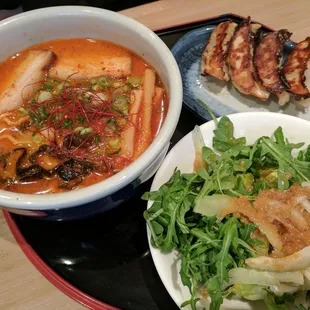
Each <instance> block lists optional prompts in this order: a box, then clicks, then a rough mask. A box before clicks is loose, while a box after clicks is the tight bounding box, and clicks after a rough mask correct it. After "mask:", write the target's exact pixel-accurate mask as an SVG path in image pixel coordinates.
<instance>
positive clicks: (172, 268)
mask: <svg viewBox="0 0 310 310" xmlns="http://www.w3.org/2000/svg"><path fill="white" fill-rule="evenodd" d="M228 117H229V118H230V120H231V121H232V122H233V124H234V136H235V137H236V138H239V137H246V140H247V145H249V144H253V143H254V142H255V141H256V140H257V139H258V138H260V137H262V136H269V137H270V136H272V134H273V133H274V131H275V130H276V129H277V128H278V127H279V126H282V128H283V133H284V137H285V138H287V139H288V141H289V142H290V143H298V142H305V146H304V148H305V147H306V146H307V145H308V144H310V135H309V131H310V122H309V121H307V120H303V119H299V118H297V117H294V116H289V115H284V114H277V113H271V112H246V113H236V114H232V115H228ZM215 128H216V126H215V123H214V122H213V121H210V122H208V123H205V124H203V125H201V126H200V129H201V132H202V135H203V138H204V142H205V145H206V146H208V147H210V148H213V147H212V139H213V136H214V134H213V130H214V129H215ZM301 149H302V148H301ZM293 154H294V153H293ZM194 158H195V149H194V145H193V138H192V133H189V134H187V135H186V136H185V137H184V138H183V139H182V140H180V141H179V142H178V143H177V144H176V145H175V146H174V147H173V148H172V149H171V151H170V152H169V153H168V155H167V156H166V158H165V159H164V161H163V163H162V165H161V167H160V168H159V170H158V171H157V173H156V175H155V178H154V180H153V183H152V187H151V191H155V190H158V189H159V188H160V187H161V185H163V184H164V183H166V182H167V181H168V180H169V179H170V178H171V176H172V175H173V172H174V169H175V168H176V167H177V168H178V169H179V170H181V172H182V173H191V172H193V163H194ZM151 205H152V202H151V201H149V202H148V208H150V207H151ZM147 232H148V240H149V241H150V238H151V233H150V230H149V229H147ZM149 245H150V249H151V254H152V257H153V261H154V263H155V266H156V269H157V271H158V274H159V276H160V278H161V280H162V282H163V284H164V285H165V287H166V289H167V291H168V293H169V294H170V296H171V297H172V298H173V300H174V301H175V303H176V304H177V305H178V306H180V305H181V304H182V303H183V302H184V301H186V300H189V299H190V293H189V290H188V288H187V287H184V286H183V284H182V282H181V278H180V275H179V271H180V260H179V259H178V255H177V252H176V251H174V252H171V253H168V254H163V253H161V252H160V251H159V250H158V249H155V248H153V247H152V245H151V243H149ZM204 307H206V309H208V302H207V301H206V300H204V301H199V302H198V304H197V309H198V310H202V309H203V308H204ZM182 309H184V310H189V309H191V308H190V306H187V307H184V308H182ZM221 309H234V310H243V309H244V310H250V309H251V310H261V309H265V306H264V303H261V302H251V303H250V302H247V301H241V300H237V299H235V300H228V299H226V300H224V303H223V305H222V307H221Z"/></svg>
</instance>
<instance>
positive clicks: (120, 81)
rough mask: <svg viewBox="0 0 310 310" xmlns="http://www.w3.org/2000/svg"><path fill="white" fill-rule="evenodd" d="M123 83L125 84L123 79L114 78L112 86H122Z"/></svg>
mask: <svg viewBox="0 0 310 310" xmlns="http://www.w3.org/2000/svg"><path fill="white" fill-rule="evenodd" d="M124 84H125V83H124V81H123V80H114V81H113V85H112V86H113V87H114V88H118V87H121V86H123V85H124Z"/></svg>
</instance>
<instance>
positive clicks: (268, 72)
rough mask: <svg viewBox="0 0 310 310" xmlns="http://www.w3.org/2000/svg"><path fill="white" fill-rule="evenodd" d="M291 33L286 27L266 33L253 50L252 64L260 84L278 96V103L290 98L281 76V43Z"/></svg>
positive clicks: (282, 43) (281, 103)
mask: <svg viewBox="0 0 310 310" xmlns="http://www.w3.org/2000/svg"><path fill="white" fill-rule="evenodd" d="M291 35H292V34H291V33H290V32H288V31H287V30H286V29H283V30H279V31H275V32H271V33H267V34H265V35H264V36H263V38H262V39H261V41H260V43H259V44H258V46H257V48H256V50H255V56H254V64H255V66H256V69H257V75H258V77H259V79H260V81H261V83H262V85H263V86H264V87H265V88H266V89H267V90H268V91H270V92H271V93H274V94H276V95H277V96H278V98H279V101H278V103H279V105H284V104H285V103H287V102H288V101H289V99H290V96H289V93H287V92H286V91H285V88H287V87H288V86H287V85H286V84H285V83H284V81H283V80H284V79H283V78H282V76H281V62H282V57H283V45H284V43H285V42H286V41H287V40H288V39H289V38H290V36H291Z"/></svg>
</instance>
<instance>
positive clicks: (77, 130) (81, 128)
mask: <svg viewBox="0 0 310 310" xmlns="http://www.w3.org/2000/svg"><path fill="white" fill-rule="evenodd" d="M84 129H85V128H84V127H76V128H75V129H74V132H81V131H82V130H84Z"/></svg>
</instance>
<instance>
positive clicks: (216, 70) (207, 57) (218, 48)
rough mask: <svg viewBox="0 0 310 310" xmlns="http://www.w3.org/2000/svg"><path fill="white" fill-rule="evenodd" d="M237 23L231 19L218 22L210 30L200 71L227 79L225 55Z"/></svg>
mask: <svg viewBox="0 0 310 310" xmlns="http://www.w3.org/2000/svg"><path fill="white" fill-rule="evenodd" d="M236 28H237V24H236V23H234V22H232V21H227V22H223V23H220V24H219V25H218V26H217V27H216V29H215V30H214V31H213V32H212V34H211V36H210V38H209V40H208V42H207V45H206V47H205V50H204V52H203V54H202V61H201V73H202V74H209V75H212V76H214V77H215V78H217V79H220V80H224V81H228V80H229V75H228V67H227V64H226V55H227V50H228V47H229V43H230V41H231V38H232V36H233V35H234V32H235V30H236Z"/></svg>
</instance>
